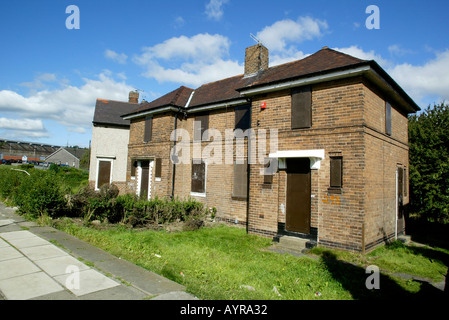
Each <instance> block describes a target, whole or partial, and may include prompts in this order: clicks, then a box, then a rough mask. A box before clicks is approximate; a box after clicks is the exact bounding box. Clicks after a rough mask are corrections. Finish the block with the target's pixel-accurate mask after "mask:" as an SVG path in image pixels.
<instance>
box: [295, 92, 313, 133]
mask: <svg viewBox="0 0 449 320" xmlns="http://www.w3.org/2000/svg"><path fill="white" fill-rule="evenodd" d="M291 94H292V103H291V105H292V107H291V108H292V110H291V118H292V119H291V124H292V129H300V128H310V127H311V126H312V89H311V87H310V86H304V87H300V88H294V89H292V91H291Z"/></svg>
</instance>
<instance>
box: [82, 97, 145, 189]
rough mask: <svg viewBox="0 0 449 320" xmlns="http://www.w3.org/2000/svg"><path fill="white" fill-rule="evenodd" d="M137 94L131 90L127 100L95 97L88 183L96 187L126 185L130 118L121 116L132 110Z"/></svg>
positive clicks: (122, 187) (122, 186)
mask: <svg viewBox="0 0 449 320" xmlns="http://www.w3.org/2000/svg"><path fill="white" fill-rule="evenodd" d="M138 100H139V93H138V92H134V91H132V92H130V93H129V102H120V101H112V100H103V99H98V100H97V102H96V105H95V113H94V119H93V122H92V123H93V128H92V143H91V154H90V171H89V185H90V186H91V187H93V188H95V189H96V190H98V189H99V188H100V187H101V186H102V185H103V184H108V183H113V184H115V185H116V186H117V187H119V189H120V190H124V189H125V188H126V169H127V161H128V142H129V126H130V122H129V120H124V119H123V118H121V117H120V116H121V115H122V114H124V113H129V112H132V111H134V110H135V109H136V108H137V107H138V106H139V105H138Z"/></svg>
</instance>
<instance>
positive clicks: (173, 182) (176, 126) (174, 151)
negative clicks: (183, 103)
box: [171, 108, 181, 199]
mask: <svg viewBox="0 0 449 320" xmlns="http://www.w3.org/2000/svg"><path fill="white" fill-rule="evenodd" d="M179 112H181V108H179V109H178V111H177V112H176V114H175V124H174V127H175V138H174V141H173V155H175V153H176V140H177V136H176V129H177V128H178V114H179ZM171 161H172V163H173V167H172V169H173V170H172V171H173V177H172V184H171V198H172V199H173V198H174V197H175V175H176V164H175V161H174V159H171Z"/></svg>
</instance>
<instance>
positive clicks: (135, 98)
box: [129, 91, 139, 103]
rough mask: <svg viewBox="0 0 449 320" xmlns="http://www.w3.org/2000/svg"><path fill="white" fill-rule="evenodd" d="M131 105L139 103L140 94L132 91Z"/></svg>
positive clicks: (130, 95)
mask: <svg viewBox="0 0 449 320" xmlns="http://www.w3.org/2000/svg"><path fill="white" fill-rule="evenodd" d="M129 103H139V92H137V91H131V92H130V93H129Z"/></svg>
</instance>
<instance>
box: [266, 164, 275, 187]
mask: <svg viewBox="0 0 449 320" xmlns="http://www.w3.org/2000/svg"><path fill="white" fill-rule="evenodd" d="M265 161H266V163H265V165H264V175H263V184H264V185H266V186H270V185H272V184H273V173H272V172H270V170H268V168H270V167H271V166H272V165H273V163H272V162H273V161H276V160H274V159H268V160H267V159H265Z"/></svg>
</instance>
